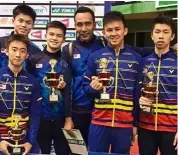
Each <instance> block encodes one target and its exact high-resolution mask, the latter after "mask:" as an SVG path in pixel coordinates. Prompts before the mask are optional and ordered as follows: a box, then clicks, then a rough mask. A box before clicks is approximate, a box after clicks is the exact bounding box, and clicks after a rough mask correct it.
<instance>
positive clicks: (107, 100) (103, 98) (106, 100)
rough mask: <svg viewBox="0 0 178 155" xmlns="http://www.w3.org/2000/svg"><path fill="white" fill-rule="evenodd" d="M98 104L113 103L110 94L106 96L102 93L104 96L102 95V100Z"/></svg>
mask: <svg viewBox="0 0 178 155" xmlns="http://www.w3.org/2000/svg"><path fill="white" fill-rule="evenodd" d="M98 103H111V100H110V97H109V94H104V93H102V94H101V98H100V100H99V102H98Z"/></svg>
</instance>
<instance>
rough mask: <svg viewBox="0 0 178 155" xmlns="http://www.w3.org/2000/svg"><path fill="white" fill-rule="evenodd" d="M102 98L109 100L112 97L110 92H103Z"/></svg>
mask: <svg viewBox="0 0 178 155" xmlns="http://www.w3.org/2000/svg"><path fill="white" fill-rule="evenodd" d="M101 99H103V100H109V99H110V97H109V94H104V93H102V94H101Z"/></svg>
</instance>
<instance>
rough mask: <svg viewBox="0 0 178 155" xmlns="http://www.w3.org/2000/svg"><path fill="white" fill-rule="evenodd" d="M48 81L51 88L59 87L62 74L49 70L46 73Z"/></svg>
mask: <svg viewBox="0 0 178 155" xmlns="http://www.w3.org/2000/svg"><path fill="white" fill-rule="evenodd" d="M46 77H47V78H46V82H47V85H48V86H49V87H50V88H57V87H58V85H59V82H60V80H61V79H60V75H59V73H57V72H47V73H46Z"/></svg>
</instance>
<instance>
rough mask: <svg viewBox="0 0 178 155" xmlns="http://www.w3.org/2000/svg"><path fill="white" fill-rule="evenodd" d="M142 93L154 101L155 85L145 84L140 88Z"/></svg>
mask: <svg viewBox="0 0 178 155" xmlns="http://www.w3.org/2000/svg"><path fill="white" fill-rule="evenodd" d="M142 94H143V96H144V97H146V98H148V99H150V100H152V101H153V102H154V101H155V99H156V85H152V86H149V85H145V86H144V88H143V90H142Z"/></svg>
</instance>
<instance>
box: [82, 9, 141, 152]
mask: <svg viewBox="0 0 178 155" xmlns="http://www.w3.org/2000/svg"><path fill="white" fill-rule="evenodd" d="M103 25H104V31H103V34H104V35H105V37H106V38H107V40H108V43H109V45H108V46H106V47H105V48H102V49H100V50H98V51H96V52H95V53H93V54H92V55H91V56H90V58H89V60H88V65H87V71H86V74H85V76H84V91H85V93H86V94H88V95H89V96H91V97H95V102H94V110H93V112H92V121H91V125H90V131H89V150H90V151H93V152H109V147H110V144H111V152H112V153H122V154H127V153H129V150H130V146H131V142H132V131H133V130H132V129H133V127H136V126H137V123H138V114H139V104H138V99H139V92H138V91H139V85H138V80H139V78H140V77H141V76H139V73H141V70H142V65H141V60H142V58H141V56H140V55H139V54H137V53H136V52H135V51H134V50H132V49H131V48H130V47H128V46H126V45H124V36H125V35H126V34H127V32H128V30H127V27H126V24H125V19H124V16H123V15H122V14H121V13H120V12H116V11H114V12H109V13H107V14H105V16H104V18H103ZM103 59H105V60H106V61H105V67H106V71H107V72H109V73H110V74H111V77H112V79H113V81H112V82H111V83H110V86H109V87H108V88H106V94H109V97H110V102H109V101H108V100H105V102H99V101H100V99H101V96H102V88H103V86H102V82H101V81H99V80H98V77H97V75H98V74H100V73H102V71H103V68H102V65H103V64H104V62H103V64H102V61H103ZM112 83H113V84H112Z"/></svg>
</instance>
